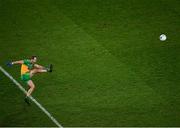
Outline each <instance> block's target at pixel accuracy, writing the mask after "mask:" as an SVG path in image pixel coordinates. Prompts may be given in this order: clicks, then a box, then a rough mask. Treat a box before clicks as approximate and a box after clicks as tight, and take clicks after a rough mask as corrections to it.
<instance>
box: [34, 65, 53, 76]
mask: <svg viewBox="0 0 180 128" xmlns="http://www.w3.org/2000/svg"><path fill="white" fill-rule="evenodd" d="M52 68H53V67H52V64H51V65H49V67H48V68H34V69H33V70H31V72H30V76H31V77H32V76H33V75H34V74H37V73H45V72H52Z"/></svg>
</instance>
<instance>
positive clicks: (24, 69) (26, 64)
mask: <svg viewBox="0 0 180 128" xmlns="http://www.w3.org/2000/svg"><path fill="white" fill-rule="evenodd" d="M36 62H37V57H36V56H32V57H31V58H30V59H24V60H19V61H14V62H10V63H8V64H7V65H8V66H12V65H14V64H20V65H21V80H22V81H24V82H25V83H26V84H27V85H28V86H29V89H28V91H27V94H26V97H25V102H26V103H27V104H29V105H30V101H29V96H30V95H31V94H32V92H33V91H34V89H35V85H34V83H33V81H32V80H31V78H32V77H33V76H34V75H35V74H37V73H45V72H52V68H53V66H52V64H51V65H49V67H48V68H46V67H43V66H41V65H38V64H36Z"/></svg>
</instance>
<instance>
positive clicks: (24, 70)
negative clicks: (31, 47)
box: [21, 59, 34, 75]
mask: <svg viewBox="0 0 180 128" xmlns="http://www.w3.org/2000/svg"><path fill="white" fill-rule="evenodd" d="M33 67H34V64H32V63H31V61H30V60H29V59H25V60H23V64H22V65H21V75H23V74H25V73H27V72H30V70H32V69H33Z"/></svg>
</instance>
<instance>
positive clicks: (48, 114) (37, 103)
mask: <svg viewBox="0 0 180 128" xmlns="http://www.w3.org/2000/svg"><path fill="white" fill-rule="evenodd" d="M0 70H1V71H2V72H3V73H4V74H5V75H6V76H7V77H8V78H9V79H10V80H11V81H12V82H14V83H15V84H16V86H18V88H19V89H20V90H21V91H22V92H23V93H24V94H26V93H27V91H26V90H25V89H24V88H23V87H22V86H21V84H20V83H18V82H17V81H16V80H15V79H14V78H13V77H12V76H11V75H10V74H9V73H8V72H7V71H6V70H5V69H4V68H2V67H1V66H0ZM30 99H31V100H32V101H33V102H34V103H35V104H36V105H37V106H38V107H39V108H40V109H41V110H42V111H43V112H44V113H45V114H46V115H47V116H48V117H49V118H50V119H51V120H52V121H53V122H54V123H55V124H56V125H57V126H58V127H60V128H63V127H62V126H61V124H60V123H59V122H58V121H57V120H56V119H55V118H54V117H53V116H52V115H51V114H50V113H49V112H48V111H47V110H46V109H45V108H44V107H43V106H42V105H41V104H40V103H39V102H37V101H36V99H34V98H33V97H32V96H30Z"/></svg>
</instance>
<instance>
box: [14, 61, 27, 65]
mask: <svg viewBox="0 0 180 128" xmlns="http://www.w3.org/2000/svg"><path fill="white" fill-rule="evenodd" d="M23 63H24V61H23V60H19V61H13V62H11V64H12V65H14V64H23Z"/></svg>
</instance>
